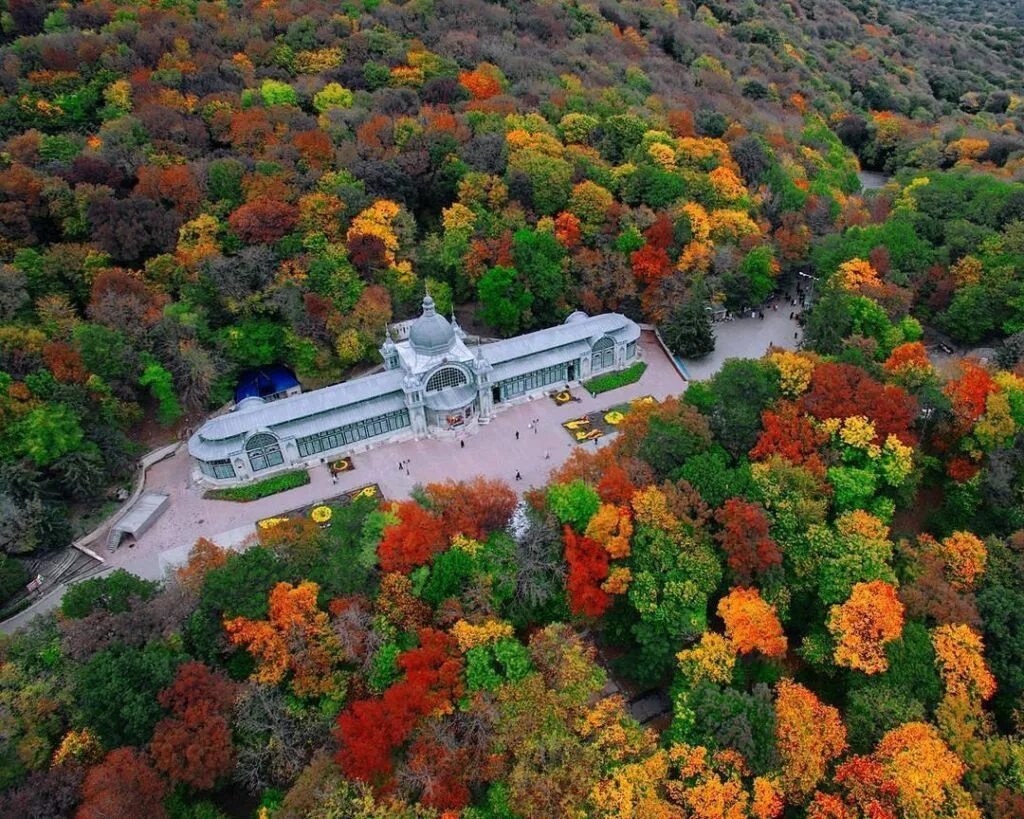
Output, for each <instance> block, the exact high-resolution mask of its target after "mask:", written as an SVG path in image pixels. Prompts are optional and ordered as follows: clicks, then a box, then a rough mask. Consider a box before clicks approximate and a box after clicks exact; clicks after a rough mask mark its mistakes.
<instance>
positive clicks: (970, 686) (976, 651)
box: [932, 625, 996, 703]
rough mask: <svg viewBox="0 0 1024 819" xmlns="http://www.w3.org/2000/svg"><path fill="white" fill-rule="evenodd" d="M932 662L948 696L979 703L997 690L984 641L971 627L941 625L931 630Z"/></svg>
mask: <svg viewBox="0 0 1024 819" xmlns="http://www.w3.org/2000/svg"><path fill="white" fill-rule="evenodd" d="M932 644H933V645H934V646H935V664H936V665H937V666H938V667H939V674H940V676H941V677H942V682H943V685H945V687H946V696H947V697H956V698H960V699H966V700H968V701H970V702H973V703H981V702H983V701H985V700H987V699H989V698H990V697H991V696H992V695H993V694H994V693H995V692H996V679H995V677H994V676H992V672H991V671H989V668H988V663H986V662H985V654H984V652H985V643H984V641H983V640H982V638H981V635H980V634H979V633H978V632H977V631H975V630H974V629H973V628H971V627H970V626H965V625H944V626H939V627H938V628H936V629H935V631H933V632H932Z"/></svg>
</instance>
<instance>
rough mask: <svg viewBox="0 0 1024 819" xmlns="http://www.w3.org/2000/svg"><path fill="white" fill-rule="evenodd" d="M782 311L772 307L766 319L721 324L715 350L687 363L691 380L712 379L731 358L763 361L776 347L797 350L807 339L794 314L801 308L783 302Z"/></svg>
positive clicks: (744, 319)
mask: <svg viewBox="0 0 1024 819" xmlns="http://www.w3.org/2000/svg"><path fill="white" fill-rule="evenodd" d="M776 303H777V305H778V310H772V309H771V308H770V307H769V308H768V309H767V310H765V311H764V318H763V319H759V318H750V313H747V314H746V318H738V319H735V320H734V321H718V322H715V324H714V325H713V327H714V331H715V350H714V352H713V353H711V354H710V355H708V356H705V357H704V358H700V359H683V360H682V364H683V367H684V368H685V370H686V373H687V375H688V377H689V378H690V379H691V380H693V381H703V380H704V379H706V378H710V377H711V376H713V375H714V374H715V373H717V372H718V371H719V370H720V369H722V364H723V363H725V361H726V359H729V358H760V357H761V356H763V355H764V354H765V351H766V350H767V349H768V348H769V347H770V346H772V345H775V346H776V347H786V348H788V349H794V348H795V347H796V345H797V344H798V343H799V342H800V340H801V339H802V338H803V335H804V334H803V331H802V329H801V327H800V325H799V324H797V322H796V321H795V320H794V319H791V318H790V317H789V316H790V313H791V312H792V311H795V310H798V309H799V308H797V307H794V306H792V305H791V304H790V303H789V301H788V300H787V299H779V300H778V301H777V302H776Z"/></svg>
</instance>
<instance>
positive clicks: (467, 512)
mask: <svg viewBox="0 0 1024 819" xmlns="http://www.w3.org/2000/svg"><path fill="white" fill-rule="evenodd" d="M424 491H425V492H426V493H427V497H428V498H429V499H430V503H431V505H432V506H433V508H434V511H435V512H436V513H437V514H439V515H440V516H441V521H442V525H443V528H444V536H445V539H447V540H450V539H451V538H452V537H454V536H455V535H459V534H461V535H465V536H466V537H469V538H473V539H474V540H483V539H484V538H486V537H487V536H488V535H489V534H490V533H491V532H496V531H498V530H499V529H504V528H505V527H506V526H508V523H509V521H510V520H511V519H512V513H513V512H514V511H515V508H516V504H517V503H518V498H517V497H516V493H515V492H513V491H512V489H511V487H510V486H509V485H508V484H507V483H505V482H504V481H499V480H489V479H487V478H482V477H477V478H474V479H473V480H471V481H446V482H445V483H431V484H427V487H426V489H425V490H424Z"/></svg>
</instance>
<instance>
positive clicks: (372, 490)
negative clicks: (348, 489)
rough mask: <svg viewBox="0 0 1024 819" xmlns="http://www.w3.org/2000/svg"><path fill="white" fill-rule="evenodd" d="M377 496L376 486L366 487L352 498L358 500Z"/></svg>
mask: <svg viewBox="0 0 1024 819" xmlns="http://www.w3.org/2000/svg"><path fill="white" fill-rule="evenodd" d="M376 494H377V487H376V486H364V487H363V488H362V489H360V490H359V491H358V492H356V493H355V494H354V495H353V496H352V500H355V499H356V498H372V497H373V496H374V495H376Z"/></svg>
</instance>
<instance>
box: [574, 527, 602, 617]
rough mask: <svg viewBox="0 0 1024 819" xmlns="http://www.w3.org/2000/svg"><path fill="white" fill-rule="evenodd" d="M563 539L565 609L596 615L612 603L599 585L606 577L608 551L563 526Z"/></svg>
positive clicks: (576, 612)
mask: <svg viewBox="0 0 1024 819" xmlns="http://www.w3.org/2000/svg"><path fill="white" fill-rule="evenodd" d="M564 540H565V560H566V562H567V563H568V564H569V576H568V578H567V579H566V581H565V586H566V589H567V590H568V592H569V608H570V609H572V612H573V614H582V615H584V616H586V617H600V616H601V615H602V614H604V613H605V611H607V609H608V606H610V605H611V602H612V598H611V595H609V594H608V593H607V592H605V591H604V590H602V588H601V584H602V583H603V582H604V581H605V580H606V579H607V578H608V552H607V551H605V550H604V549H603V548H601V544H599V543H598V542H597V541H596V540H593V539H591V538H589V537H584V536H583V535H578V534H576V533H575V532H574V531H573V530H572V528H571V527H569V526H566V527H565V532H564Z"/></svg>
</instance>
